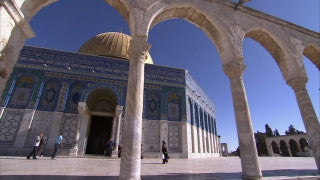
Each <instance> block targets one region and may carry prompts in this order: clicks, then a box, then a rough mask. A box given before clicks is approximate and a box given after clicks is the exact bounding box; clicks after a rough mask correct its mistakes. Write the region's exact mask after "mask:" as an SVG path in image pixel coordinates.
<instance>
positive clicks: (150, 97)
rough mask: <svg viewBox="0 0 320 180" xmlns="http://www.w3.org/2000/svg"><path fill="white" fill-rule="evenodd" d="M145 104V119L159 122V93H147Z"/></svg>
mask: <svg viewBox="0 0 320 180" xmlns="http://www.w3.org/2000/svg"><path fill="white" fill-rule="evenodd" d="M145 94H146V95H145V96H144V97H145V102H144V111H143V112H144V118H146V119H152V120H159V119H160V97H159V96H160V94H159V92H153V91H151V92H146V91H145Z"/></svg>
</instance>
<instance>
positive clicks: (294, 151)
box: [289, 139, 299, 157]
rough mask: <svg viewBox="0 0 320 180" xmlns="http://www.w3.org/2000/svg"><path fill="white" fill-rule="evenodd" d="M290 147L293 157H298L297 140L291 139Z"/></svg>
mask: <svg viewBox="0 0 320 180" xmlns="http://www.w3.org/2000/svg"><path fill="white" fill-rule="evenodd" d="M289 149H290V152H291V155H292V156H293V157H297V153H298V152H299V147H298V144H297V142H296V141H295V140H293V139H290V140H289Z"/></svg>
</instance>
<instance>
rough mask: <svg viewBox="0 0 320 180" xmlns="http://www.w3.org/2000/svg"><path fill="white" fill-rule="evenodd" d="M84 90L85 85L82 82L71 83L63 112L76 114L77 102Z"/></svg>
mask: <svg viewBox="0 0 320 180" xmlns="http://www.w3.org/2000/svg"><path fill="white" fill-rule="evenodd" d="M85 88H86V85H85V84H84V83H83V82H80V81H77V82H74V83H72V85H71V87H70V91H69V94H68V100H67V104H66V110H65V112H68V113H78V102H79V100H80V98H81V96H82V93H83V90H84V89H85Z"/></svg>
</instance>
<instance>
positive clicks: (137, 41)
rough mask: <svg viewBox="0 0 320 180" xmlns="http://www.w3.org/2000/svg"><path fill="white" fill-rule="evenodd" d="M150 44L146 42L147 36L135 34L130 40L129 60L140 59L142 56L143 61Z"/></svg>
mask: <svg viewBox="0 0 320 180" xmlns="http://www.w3.org/2000/svg"><path fill="white" fill-rule="evenodd" d="M150 48H151V45H150V44H149V43H147V36H140V35H135V36H133V38H132V39H131V40H130V46H129V56H130V59H131V61H132V60H134V61H137V60H140V59H141V57H143V62H144V61H145V60H146V59H147V54H148V52H149V49H150Z"/></svg>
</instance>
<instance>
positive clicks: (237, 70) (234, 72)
mask: <svg viewBox="0 0 320 180" xmlns="http://www.w3.org/2000/svg"><path fill="white" fill-rule="evenodd" d="M245 69H246V65H245V64H244V63H243V62H239V61H231V62H229V63H227V64H223V71H224V73H225V74H226V75H227V76H228V77H229V78H234V77H241V76H242V73H243V71H244V70H245Z"/></svg>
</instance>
